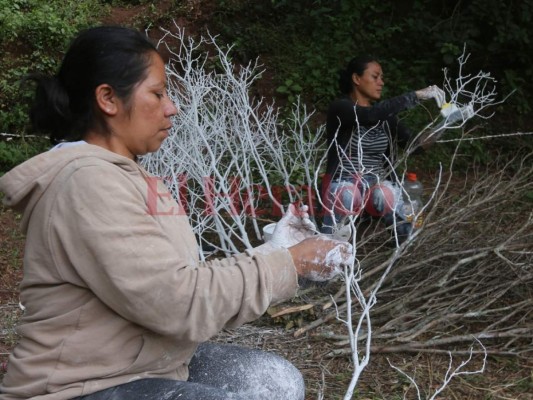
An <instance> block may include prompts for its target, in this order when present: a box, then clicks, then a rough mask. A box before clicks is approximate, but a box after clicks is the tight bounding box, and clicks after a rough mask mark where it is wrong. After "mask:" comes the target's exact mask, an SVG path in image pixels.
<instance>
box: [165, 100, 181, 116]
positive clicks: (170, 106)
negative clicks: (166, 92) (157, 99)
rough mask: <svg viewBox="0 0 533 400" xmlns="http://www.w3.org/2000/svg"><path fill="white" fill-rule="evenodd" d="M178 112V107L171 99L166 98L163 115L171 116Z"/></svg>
mask: <svg viewBox="0 0 533 400" xmlns="http://www.w3.org/2000/svg"><path fill="white" fill-rule="evenodd" d="M177 113H178V107H176V105H175V104H174V103H173V102H172V100H170V99H167V104H165V117H172V116H173V115H176V114H177Z"/></svg>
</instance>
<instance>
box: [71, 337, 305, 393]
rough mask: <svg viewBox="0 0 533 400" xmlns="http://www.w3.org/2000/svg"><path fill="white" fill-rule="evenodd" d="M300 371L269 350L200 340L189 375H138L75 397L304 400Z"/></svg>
mask: <svg viewBox="0 0 533 400" xmlns="http://www.w3.org/2000/svg"><path fill="white" fill-rule="evenodd" d="M304 396H305V386H304V381H303V378H302V375H301V373H300V372H299V371H298V370H297V369H296V368H295V367H294V366H293V365H292V364H291V363H289V362H288V361H287V360H285V359H284V358H282V357H279V356H277V355H275V354H272V353H267V352H264V351H260V350H252V349H247V348H243V347H239V346H232V345H223V344H215V343H204V344H202V345H200V347H199V348H198V350H197V351H196V353H195V355H194V357H193V358H192V360H191V363H190V365H189V380H188V381H187V382H184V381H175V380H170V379H140V380H137V381H133V382H129V383H125V384H123V385H119V386H115V387H112V388H109V389H104V390H102V391H99V392H96V393H93V394H89V395H87V396H82V397H77V398H76V399H73V400H137V399H139V400H140V399H145V400H158V399H165V400H226V399H234V400H263V399H265V400H303V399H304Z"/></svg>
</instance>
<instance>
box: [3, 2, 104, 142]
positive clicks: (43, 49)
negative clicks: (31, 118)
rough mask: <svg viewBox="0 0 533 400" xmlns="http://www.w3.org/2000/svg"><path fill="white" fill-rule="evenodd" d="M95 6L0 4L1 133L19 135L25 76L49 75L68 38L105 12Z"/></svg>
mask: <svg viewBox="0 0 533 400" xmlns="http://www.w3.org/2000/svg"><path fill="white" fill-rule="evenodd" d="M105 10H106V8H105V7H103V6H102V5H101V4H100V2H99V1H97V0H86V1H77V0H48V1H46V2H45V1H42V0H0V52H1V53H2V58H1V59H0V131H4V132H6V131H7V132H21V131H23V130H24V126H25V121H26V114H27V106H26V100H27V99H28V97H29V96H30V94H29V93H28V92H27V91H24V90H23V89H21V88H20V81H21V79H22V78H23V77H24V76H25V75H26V74H27V73H28V72H44V73H51V72H53V71H54V70H55V69H56V67H57V64H58V62H59V60H60V58H61V51H62V50H63V49H65V48H66V46H67V44H68V43H69V41H70V40H71V38H72V37H73V36H74V35H75V34H76V33H77V32H78V31H79V30H80V29H82V28H85V27H87V26H89V25H91V24H93V23H95V21H96V20H97V19H98V17H99V16H101V15H102V13H103V12H105Z"/></svg>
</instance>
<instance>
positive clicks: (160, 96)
mask: <svg viewBox="0 0 533 400" xmlns="http://www.w3.org/2000/svg"><path fill="white" fill-rule="evenodd" d="M155 95H156V96H157V98H158V99H162V98H163V96H164V94H163V93H159V92H158V93H156V94H155Z"/></svg>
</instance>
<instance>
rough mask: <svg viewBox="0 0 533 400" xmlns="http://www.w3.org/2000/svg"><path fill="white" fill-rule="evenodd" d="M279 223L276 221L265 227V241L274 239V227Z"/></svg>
mask: <svg viewBox="0 0 533 400" xmlns="http://www.w3.org/2000/svg"><path fill="white" fill-rule="evenodd" d="M276 225H277V223H276V222H274V223H272V224H268V225H265V226H264V227H263V241H264V242H268V241H269V240H270V239H272V234H273V233H274V229H275V228H276Z"/></svg>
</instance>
